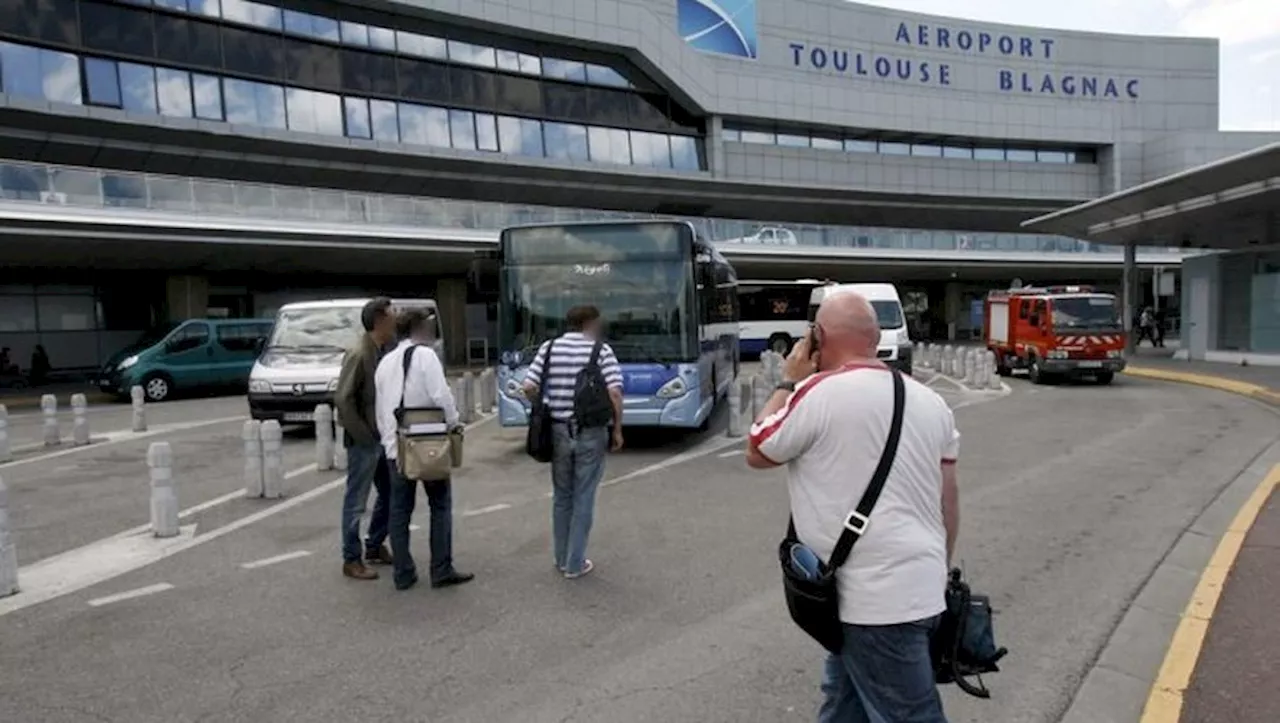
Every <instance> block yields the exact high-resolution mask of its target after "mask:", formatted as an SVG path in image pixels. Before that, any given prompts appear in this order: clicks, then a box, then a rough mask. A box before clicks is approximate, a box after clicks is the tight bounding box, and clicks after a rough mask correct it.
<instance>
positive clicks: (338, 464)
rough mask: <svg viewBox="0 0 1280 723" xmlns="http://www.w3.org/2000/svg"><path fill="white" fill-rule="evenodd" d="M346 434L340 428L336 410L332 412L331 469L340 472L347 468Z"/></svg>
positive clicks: (340, 423)
mask: <svg viewBox="0 0 1280 723" xmlns="http://www.w3.org/2000/svg"><path fill="white" fill-rule="evenodd" d="M346 437H347V432H346V430H345V429H343V427H342V419H341V418H340V417H339V416H338V410H337V409H335V410H333V468H334V469H336V470H338V471H342V470H345V469H346V468H347V440H346Z"/></svg>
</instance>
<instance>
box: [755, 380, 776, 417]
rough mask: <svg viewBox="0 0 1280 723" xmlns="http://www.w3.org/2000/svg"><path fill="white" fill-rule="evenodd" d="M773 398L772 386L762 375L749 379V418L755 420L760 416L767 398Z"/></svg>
mask: <svg viewBox="0 0 1280 723" xmlns="http://www.w3.org/2000/svg"><path fill="white" fill-rule="evenodd" d="M771 396H773V385H772V384H770V383H769V380H768V379H767V378H765V375H763V374H757V375H755V376H754V377H752V378H751V418H752V419H755V418H756V417H758V416H760V412H761V411H762V410H763V409H764V405H766V404H768V403H769V397H771Z"/></svg>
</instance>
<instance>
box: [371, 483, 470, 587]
mask: <svg viewBox="0 0 1280 723" xmlns="http://www.w3.org/2000/svg"><path fill="white" fill-rule="evenodd" d="M386 466H387V470H388V472H389V473H390V475H391V559H392V562H391V569H392V577H393V579H394V580H395V583H396V585H397V586H403V585H407V584H410V583H412V582H413V581H414V580H415V579H416V578H417V577H418V568H417V565H415V564H414V562H413V555H412V554H410V553H409V522H410V521H411V520H412V519H413V508H414V507H415V506H417V502H418V499H417V498H418V481H417V480H411V479H406V478H405V477H404V475H402V474H400V471H399V470H397V469H396V462H395V460H392V459H389V460H387V464H386ZM422 487H423V489H425V490H426V491H427V504H428V505H430V506H431V533H430V538H431V581H432V582H435V581H437V580H441V579H443V578H446V577H448V576H449V575H452V574H453V572H454V570H453V490H452V483H451V482H450V481H449V480H447V479H446V480H433V481H429V482H428V481H423V482H422Z"/></svg>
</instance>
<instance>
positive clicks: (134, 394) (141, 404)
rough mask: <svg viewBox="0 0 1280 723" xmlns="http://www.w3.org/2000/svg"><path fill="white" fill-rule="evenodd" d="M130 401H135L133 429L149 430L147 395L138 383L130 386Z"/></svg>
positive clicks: (136, 430) (137, 430)
mask: <svg viewBox="0 0 1280 723" xmlns="http://www.w3.org/2000/svg"><path fill="white" fill-rule="evenodd" d="M129 401H131V402H132V403H133V431H135V432H145V431H147V397H146V395H145V394H143V392H142V387H140V386H138V385H137V384H135V385H133V386H132V387H130V388H129Z"/></svg>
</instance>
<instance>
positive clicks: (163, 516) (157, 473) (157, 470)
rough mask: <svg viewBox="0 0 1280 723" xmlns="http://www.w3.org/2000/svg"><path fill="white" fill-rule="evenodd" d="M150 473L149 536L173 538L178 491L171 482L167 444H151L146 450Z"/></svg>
mask: <svg viewBox="0 0 1280 723" xmlns="http://www.w3.org/2000/svg"><path fill="white" fill-rule="evenodd" d="M147 467H148V468H149V469H150V473H151V534H153V535H155V536H156V537H175V536H176V535H177V534H178V491H177V490H176V489H175V488H174V482H173V451H172V450H171V449H170V448H169V443H168V442H152V443H151V446H150V447H148V448H147Z"/></svg>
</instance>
